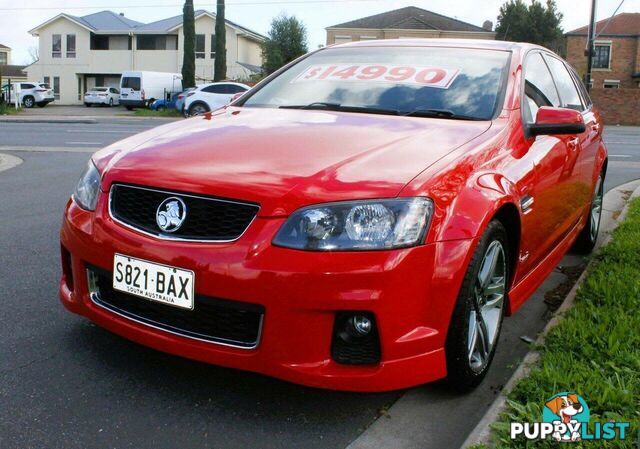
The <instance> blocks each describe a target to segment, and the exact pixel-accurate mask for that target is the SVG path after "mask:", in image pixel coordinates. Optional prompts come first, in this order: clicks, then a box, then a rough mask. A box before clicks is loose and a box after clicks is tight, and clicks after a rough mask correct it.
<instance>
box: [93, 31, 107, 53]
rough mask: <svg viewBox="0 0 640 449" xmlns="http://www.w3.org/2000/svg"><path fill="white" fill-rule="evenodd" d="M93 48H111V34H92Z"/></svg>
mask: <svg viewBox="0 0 640 449" xmlns="http://www.w3.org/2000/svg"><path fill="white" fill-rule="evenodd" d="M91 50H109V36H101V35H98V34H92V35H91Z"/></svg>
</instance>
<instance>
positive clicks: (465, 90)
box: [240, 46, 510, 120]
mask: <svg viewBox="0 0 640 449" xmlns="http://www.w3.org/2000/svg"><path fill="white" fill-rule="evenodd" d="M509 57H510V52H507V51H499V50H484V49H467V48H453V47H426V46H425V47H402V46H399V47H392V46H388V47H386V46H385V47H378V46H371V47H367V46H363V47H342V48H341V47H336V48H327V49H323V50H320V51H318V52H317V53H314V54H312V55H310V56H308V57H306V58H304V59H302V60H301V61H299V62H298V63H296V64H295V65H293V66H292V67H290V68H289V69H287V70H286V71H284V72H283V73H282V74H280V75H279V76H278V77H276V78H274V79H273V80H271V81H270V82H269V83H267V84H265V85H263V87H262V88H260V89H258V90H256V91H255V92H254V93H253V94H252V95H251V96H249V97H248V98H246V99H245V100H244V101H242V102H241V103H240V105H242V106H246V107H263V108H266V107H281V108H295V107H306V106H309V105H311V107H313V105H316V106H321V105H323V104H324V105H334V106H338V107H341V108H342V109H343V110H346V109H349V108H357V109H361V110H363V111H362V112H366V111H367V110H371V111H372V112H375V110H378V111H390V112H391V113H393V112H396V113H398V114H416V113H419V112H420V111H423V112H427V111H432V112H435V111H440V112H442V113H443V115H442V117H452V116H458V117H465V118H471V119H477V120H489V119H491V118H492V117H493V116H494V114H495V113H496V111H497V109H498V107H499V106H500V102H501V101H502V98H503V92H504V88H505V87H504V84H505V83H504V82H505V79H506V67H507V65H508V62H509Z"/></svg>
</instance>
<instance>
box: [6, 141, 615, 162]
mask: <svg viewBox="0 0 640 449" xmlns="http://www.w3.org/2000/svg"><path fill="white" fill-rule="evenodd" d="M96 149H97V148H96V147H91V148H83V147H17V146H11V145H0V151H29V152H37V153H95V152H96ZM612 163H613V162H612Z"/></svg>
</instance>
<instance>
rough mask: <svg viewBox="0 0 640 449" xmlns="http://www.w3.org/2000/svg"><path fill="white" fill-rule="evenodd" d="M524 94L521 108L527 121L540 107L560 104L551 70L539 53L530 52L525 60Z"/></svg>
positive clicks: (530, 119)
mask: <svg viewBox="0 0 640 449" xmlns="http://www.w3.org/2000/svg"><path fill="white" fill-rule="evenodd" d="M524 95H525V96H524V102H523V105H522V108H523V111H524V115H525V121H526V122H527V123H533V122H534V120H535V117H536V114H537V112H538V109H539V108H540V107H542V106H553V107H558V106H560V98H559V97H558V91H557V90H556V86H555V84H554V83H553V78H552V77H551V72H549V68H548V67H547V64H545V62H544V60H543V59H542V55H541V54H540V53H537V52H536V53H532V54H530V55H529V56H528V57H527V60H526V61H525V69H524Z"/></svg>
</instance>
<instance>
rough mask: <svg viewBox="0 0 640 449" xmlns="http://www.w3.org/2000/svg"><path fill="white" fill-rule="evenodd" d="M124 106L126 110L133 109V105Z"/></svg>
mask: <svg viewBox="0 0 640 449" xmlns="http://www.w3.org/2000/svg"><path fill="white" fill-rule="evenodd" d="M125 108H127V111H133V106H125Z"/></svg>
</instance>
